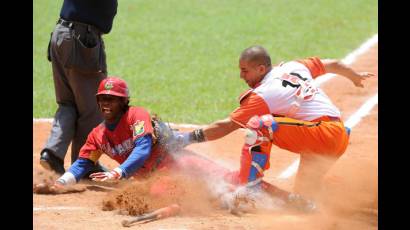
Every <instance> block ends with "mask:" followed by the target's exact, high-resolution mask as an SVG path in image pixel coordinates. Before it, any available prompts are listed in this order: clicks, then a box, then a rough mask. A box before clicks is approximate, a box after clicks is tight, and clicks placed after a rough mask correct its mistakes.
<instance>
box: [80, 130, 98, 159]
mask: <svg viewBox="0 0 410 230" xmlns="http://www.w3.org/2000/svg"><path fill="white" fill-rule="evenodd" d="M95 132H96V129H93V131H91V133H90V134H89V135H88V137H87V140H86V142H85V144H84V145H83V147H81V149H80V153H79V157H81V158H84V159H89V160H91V161H93V162H94V163H95V162H97V161H98V159H99V158H100V157H101V155H102V151H101V150H100V149H98V147H97V144H96V141H95V136H94V134H95Z"/></svg>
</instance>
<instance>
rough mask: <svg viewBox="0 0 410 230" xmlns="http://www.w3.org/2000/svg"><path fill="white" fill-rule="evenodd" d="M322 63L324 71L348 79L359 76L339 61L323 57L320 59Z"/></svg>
mask: <svg viewBox="0 0 410 230" xmlns="http://www.w3.org/2000/svg"><path fill="white" fill-rule="evenodd" d="M322 63H323V65H324V66H325V70H326V73H335V74H338V75H341V76H343V77H346V78H348V79H350V80H351V79H354V78H357V77H359V74H358V73H357V72H356V71H354V70H353V69H352V68H350V67H349V66H347V65H345V64H343V63H342V62H341V61H338V60H334V59H324V60H322Z"/></svg>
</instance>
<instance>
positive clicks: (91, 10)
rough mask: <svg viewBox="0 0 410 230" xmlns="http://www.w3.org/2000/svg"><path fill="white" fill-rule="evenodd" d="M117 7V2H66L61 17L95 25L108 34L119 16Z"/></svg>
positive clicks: (90, 0)
mask: <svg viewBox="0 0 410 230" xmlns="http://www.w3.org/2000/svg"><path fill="white" fill-rule="evenodd" d="M117 6H118V2H117V0H64V3H63V7H62V8H61V11H60V17H61V18H62V19H64V20H67V21H76V22H82V23H86V24H90V25H93V26H95V27H97V28H98V29H99V30H100V31H101V32H102V33H104V34H108V33H109V32H110V31H111V28H112V23H113V20H114V16H115V15H116V14H117Z"/></svg>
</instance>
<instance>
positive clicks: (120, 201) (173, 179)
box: [102, 173, 217, 216]
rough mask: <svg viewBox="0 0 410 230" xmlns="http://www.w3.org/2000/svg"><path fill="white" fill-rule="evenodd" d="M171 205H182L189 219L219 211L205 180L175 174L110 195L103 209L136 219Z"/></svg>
mask: <svg viewBox="0 0 410 230" xmlns="http://www.w3.org/2000/svg"><path fill="white" fill-rule="evenodd" d="M171 204H178V205H180V206H181V209H182V213H184V214H185V215H200V214H205V213H207V212H210V211H211V210H213V209H215V207H217V204H216V201H215V199H214V198H213V197H212V196H211V193H210V192H209V190H208V188H207V185H206V183H205V181H204V180H202V179H201V178H194V177H192V176H190V175H184V174H181V173H173V174H168V175H163V174H156V175H153V176H152V177H150V178H149V179H146V180H142V181H134V182H132V183H131V184H129V185H128V186H125V187H123V188H121V189H119V190H117V191H113V192H111V193H109V194H107V197H106V198H105V199H104V200H103V207H102V209H103V210H106V211H107V210H108V211H111V210H119V211H120V212H121V213H122V214H128V215H132V216H135V215H141V214H143V213H147V212H151V211H154V210H156V209H159V208H163V207H165V206H169V205H171Z"/></svg>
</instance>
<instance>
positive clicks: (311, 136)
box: [178, 46, 374, 195]
mask: <svg viewBox="0 0 410 230" xmlns="http://www.w3.org/2000/svg"><path fill="white" fill-rule="evenodd" d="M239 68H240V77H241V78H242V79H243V80H244V81H245V82H246V83H247V84H248V86H249V87H250V89H249V90H247V91H246V92H244V93H243V94H242V95H241V96H240V98H239V102H240V105H239V107H238V108H237V109H235V110H234V111H233V112H232V113H231V114H230V116H229V117H228V118H226V119H224V120H220V121H216V122H214V123H212V124H210V125H208V126H206V127H205V128H202V129H196V130H194V131H192V132H190V133H188V132H184V133H179V134H178V138H180V140H181V141H182V143H183V145H184V146H185V145H188V144H191V143H198V142H204V141H212V140H215V139H218V138H221V137H223V136H225V135H227V134H229V133H231V132H232V131H234V130H236V129H238V128H245V129H246V130H247V134H246V138H245V144H244V145H243V148H242V153H241V160H240V161H241V164H240V169H239V171H237V172H235V173H232V181H236V183H237V184H242V185H246V186H248V187H258V186H259V185H260V184H261V183H260V182H261V180H262V178H263V175H264V171H265V170H267V169H269V167H270V164H269V159H270V152H271V148H272V144H273V145H276V146H278V147H279V148H282V149H286V150H289V151H291V152H294V153H299V154H300V155H301V161H300V165H299V169H298V173H297V176H296V182H295V191H296V192H297V193H300V194H305V195H313V194H309V192H310V191H309V188H312V187H313V188H315V189H317V187H318V186H319V185H320V184H319V182H320V180H321V178H322V176H323V175H324V173H325V172H326V171H327V170H328V169H329V167H330V166H331V165H332V164H333V163H334V162H335V161H336V160H337V159H338V158H339V157H340V156H341V155H342V154H343V153H344V152H345V150H346V147H347V145H348V141H349V133H350V130H349V129H348V128H345V127H344V124H343V121H342V120H341V119H340V117H341V113H340V111H339V109H338V108H336V107H335V106H334V105H333V103H332V102H331V100H330V99H329V98H328V96H327V95H326V94H325V93H324V92H323V91H322V90H321V89H320V88H318V87H316V86H315V84H314V82H313V79H315V78H317V77H320V76H321V75H323V74H325V73H335V74H339V75H342V76H344V77H346V78H348V79H349V80H351V81H352V82H353V84H354V85H355V86H356V87H363V84H362V82H363V81H364V80H365V79H367V78H369V77H372V76H374V74H373V73H367V72H360V73H358V72H356V71H354V70H353V69H351V68H349V67H348V66H346V65H344V64H342V63H341V62H340V61H337V60H323V59H319V58H317V57H311V58H306V59H302V60H297V61H290V62H286V63H280V64H278V65H276V66H272V65H271V59H270V56H269V54H268V52H267V51H266V50H265V49H264V48H263V47H261V46H252V47H249V48H247V49H245V50H244V51H243V52H242V53H241V55H240V58H239ZM318 156H320V157H322V156H323V157H325V158H326V159H327V160H326V163H324V164H321V165H315V161H316V160H315V157H318ZM313 165H314V166H313ZM311 166H312V167H315V168H314V169H313V170H311V169H312V168H311Z"/></svg>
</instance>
